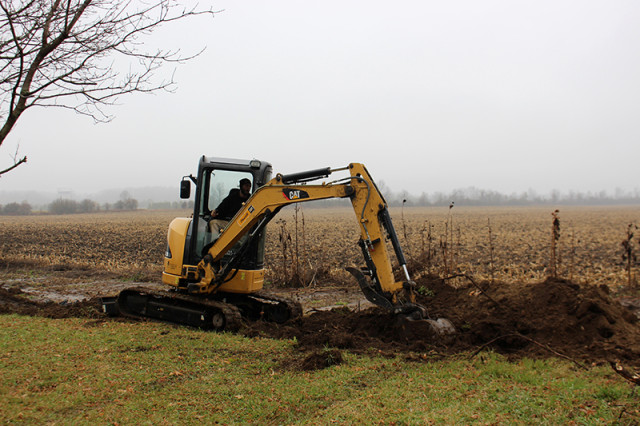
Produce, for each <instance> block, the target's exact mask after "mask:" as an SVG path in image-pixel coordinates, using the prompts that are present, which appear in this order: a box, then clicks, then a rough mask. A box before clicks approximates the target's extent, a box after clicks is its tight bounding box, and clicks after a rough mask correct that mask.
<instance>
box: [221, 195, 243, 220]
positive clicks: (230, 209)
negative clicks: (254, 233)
mask: <svg viewBox="0 0 640 426" xmlns="http://www.w3.org/2000/svg"><path fill="white" fill-rule="evenodd" d="M245 201H247V198H242V197H241V196H240V190H239V189H238V188H233V189H232V190H231V191H229V195H227V196H226V197H225V199H224V200H222V202H221V203H220V205H219V206H218V207H217V208H216V213H217V214H218V215H217V216H216V219H222V220H231V219H232V218H233V217H234V216H235V215H236V213H238V210H240V208H241V207H242V203H244V202H245Z"/></svg>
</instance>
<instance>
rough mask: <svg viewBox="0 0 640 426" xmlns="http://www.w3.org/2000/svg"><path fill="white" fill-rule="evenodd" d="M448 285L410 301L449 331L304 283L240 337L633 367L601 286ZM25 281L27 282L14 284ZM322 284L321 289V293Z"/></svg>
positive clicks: (636, 331) (621, 311) (9, 302)
mask: <svg viewBox="0 0 640 426" xmlns="http://www.w3.org/2000/svg"><path fill="white" fill-rule="evenodd" d="M465 281H466V282H464V283H462V284H458V285H456V286H450V285H448V284H447V283H445V282H444V281H443V280H440V279H434V278H429V277H425V278H421V279H419V280H417V286H418V288H422V289H426V291H423V293H424V295H420V296H419V297H418V298H419V300H418V301H419V302H420V303H421V304H423V305H424V306H427V307H428V310H429V315H430V317H431V318H434V319H435V318H440V317H444V318H448V319H449V320H451V322H452V323H453V324H454V325H455V327H456V329H457V330H458V332H457V333H456V334H455V335H451V336H445V337H443V336H436V335H435V334H434V333H433V332H432V331H431V329H430V327H429V326H428V324H427V323H425V322H422V321H417V322H416V321H408V320H406V319H404V318H401V317H394V316H393V315H391V314H390V313H388V312H386V311H384V310H382V309H378V308H376V307H370V305H368V304H364V303H362V304H361V303H360V300H359V299H358V297H357V296H356V293H353V292H350V291H343V290H337V289H336V290H334V294H335V298H334V300H333V302H329V299H327V300H326V301H325V302H326V303H327V304H328V306H331V305H333V306H335V301H336V300H343V299H344V300H350V303H347V302H340V303H344V306H343V307H338V308H335V307H334V308H332V309H329V310H323V309H319V308H318V307H317V306H316V307H313V308H309V305H313V304H316V305H317V303H318V302H317V297H314V292H319V290H310V291H307V292H306V293H305V292H304V291H302V290H299V291H297V292H296V293H295V294H293V293H291V292H285V293H288V294H287V295H289V296H291V297H294V298H297V299H298V300H300V301H301V302H302V303H303V305H304V306H305V307H306V308H307V309H305V312H306V314H305V316H304V317H303V318H301V319H299V320H297V321H295V322H290V323H287V324H283V325H274V324H272V323H265V322H254V323H249V324H247V325H246V327H245V328H244V329H243V330H242V331H241V333H243V334H244V335H246V336H264V337H271V338H284V339H295V341H296V342H297V343H296V345H297V346H298V348H299V349H300V350H301V351H302V353H303V354H304V355H303V357H302V358H301V359H299V360H298V361H299V364H300V365H299V368H300V369H303V370H310V369H318V368H325V367H327V366H330V365H335V364H339V363H340V362H342V356H341V353H340V351H341V350H349V351H351V352H354V353H375V354H380V355H383V356H398V355H400V356H403V357H405V358H406V359H408V360H433V359H441V358H445V357H447V356H451V355H455V354H465V355H469V356H473V354H474V353H477V352H480V351H489V350H492V351H496V352H499V353H501V354H504V355H505V356H507V357H508V358H510V359H514V360H516V359H519V358H523V357H529V358H551V357H561V358H565V359H570V360H572V361H574V362H576V363H578V364H580V365H584V366H589V365H593V364H601V363H605V362H607V361H608V360H619V361H621V362H622V363H623V364H625V365H629V366H635V367H640V323H639V321H638V317H637V316H636V315H635V314H634V312H633V311H632V310H631V309H632V307H633V306H634V304H633V303H631V304H629V303H627V304H626V305H627V307H625V306H623V305H622V304H621V303H620V302H619V301H617V300H615V299H614V298H613V297H612V295H611V294H609V291H608V289H607V288H606V287H596V286H589V285H578V284H575V283H571V282H568V281H562V280H559V281H552V280H550V281H544V282H541V283H536V284H503V283H495V284H488V283H482V284H476V283H475V282H473V281H471V280H465ZM23 289H25V290H26V288H23ZM23 289H21V288H17V287H10V286H9V287H7V286H6V285H5V286H3V287H0V313H17V314H21V315H38V316H45V317H49V318H66V317H80V318H90V319H93V320H95V319H104V320H108V319H107V318H106V317H105V315H104V314H103V313H102V311H101V305H100V302H99V299H97V298H95V297H92V298H88V299H85V300H81V301H76V302H69V301H65V302H63V303H55V302H51V301H43V300H41V299H38V298H37V297H34V295H33V294H28V293H26V292H24V291H23ZM327 292H330V291H329V290H322V291H321V293H322V294H323V295H325V296H326V294H327Z"/></svg>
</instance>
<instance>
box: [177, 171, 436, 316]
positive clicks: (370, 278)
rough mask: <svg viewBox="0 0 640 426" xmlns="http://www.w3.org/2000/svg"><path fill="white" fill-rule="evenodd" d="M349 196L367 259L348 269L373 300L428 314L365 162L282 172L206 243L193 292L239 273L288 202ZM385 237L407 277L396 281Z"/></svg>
mask: <svg viewBox="0 0 640 426" xmlns="http://www.w3.org/2000/svg"><path fill="white" fill-rule="evenodd" d="M344 170H348V171H349V176H347V177H344V178H340V179H337V180H334V181H331V182H328V183H322V184H307V182H310V181H313V180H316V179H319V178H324V177H328V176H329V175H331V174H332V173H334V172H337V171H344ZM330 198H350V200H351V204H352V205H353V209H354V212H355V215H356V218H357V221H358V225H359V228H360V239H359V241H358V244H359V246H360V248H361V250H362V253H363V255H364V260H365V266H364V267H363V268H359V269H358V268H348V271H349V272H350V273H351V274H352V275H354V276H355V278H356V279H357V280H358V283H359V285H360V287H361V289H362V291H363V293H364V295H365V297H366V298H367V299H368V300H369V301H371V302H372V303H374V304H376V305H379V306H382V307H384V308H387V309H390V310H392V311H394V312H395V313H404V314H407V315H414V316H416V317H425V316H426V310H425V309H424V308H423V307H422V306H420V305H417V304H415V297H414V287H415V284H414V283H413V281H411V279H410V277H409V273H408V271H407V267H406V260H405V257H404V254H403V252H402V248H401V247H400V243H399V241H398V237H397V235H396V232H395V229H394V227H393V223H392V221H391V217H390V215H389V210H388V206H387V203H386V201H385V200H384V197H383V196H382V194H381V193H380V191H379V190H378V188H377V186H376V185H375V182H374V181H373V179H372V178H371V176H370V175H369V172H368V171H367V169H366V168H365V166H364V165H362V164H359V163H351V164H349V166H347V167H345V168H341V169H330V168H324V169H318V170H311V171H308V172H302V173H295V174H290V175H281V174H278V175H277V176H276V177H275V178H273V179H271V180H270V181H269V182H267V183H266V184H265V185H263V186H262V187H260V188H258V189H257V190H256V191H255V192H254V193H253V195H252V196H251V197H250V198H249V199H248V200H247V201H246V202H245V203H244V205H243V206H242V208H241V209H240V210H239V211H238V213H237V214H236V215H235V216H234V217H233V219H232V220H231V221H230V222H229V224H228V225H227V227H226V228H225V229H224V231H223V232H222V233H221V235H220V236H219V238H218V239H217V240H215V241H214V242H213V243H211V244H210V245H209V246H208V247H206V255H205V256H203V258H202V260H201V261H200V262H199V264H198V265H197V269H198V274H199V278H200V279H199V281H197V282H194V283H191V284H190V285H189V288H188V291H189V293H192V294H212V293H215V292H216V291H217V290H218V288H219V287H220V286H221V285H222V284H224V283H225V282H226V281H227V280H229V279H230V277H231V276H232V275H233V274H234V273H235V271H237V269H236V266H237V265H238V264H239V262H240V261H241V259H242V256H243V253H244V251H245V250H243V248H245V247H248V246H249V244H250V242H251V240H252V239H253V238H255V237H256V236H257V235H259V234H260V232H261V231H262V230H263V229H264V227H265V226H266V224H267V223H268V222H269V221H271V220H272V219H273V218H274V217H275V216H276V214H277V213H278V212H279V211H280V210H281V209H282V208H283V207H285V206H287V205H290V204H294V203H303V202H308V201H315V200H322V199H330ZM386 239H388V240H389V241H390V242H391V246H392V250H393V252H394V254H395V257H396V259H397V261H398V264H399V265H400V267H401V268H402V271H403V274H404V281H396V279H395V278H394V273H393V266H392V258H391V255H390V250H389V249H388V247H387V244H386ZM239 242H241V244H242V247H241V248H240V249H239V250H237V252H236V254H234V257H232V259H231V260H229V261H227V262H226V263H224V265H223V264H222V262H221V261H222V259H223V257H224V256H225V254H227V253H228V252H229V251H230V250H231V248H232V247H234V246H235V245H236V244H238V243H239Z"/></svg>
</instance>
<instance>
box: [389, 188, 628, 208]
mask: <svg viewBox="0 0 640 426" xmlns="http://www.w3.org/2000/svg"><path fill="white" fill-rule="evenodd" d="M383 193H384V196H385V198H386V200H387V203H389V205H392V206H401V205H403V204H404V205H405V206H425V207H426V206H448V205H450V204H451V202H455V204H456V205H466V206H533V205H585V206H586V205H620V204H640V190H638V189H636V190H634V191H633V192H624V191H621V190H617V191H616V192H615V193H614V194H609V193H607V192H606V191H600V192H595V193H594V192H587V193H583V192H576V191H569V192H568V193H562V192H560V191H557V190H554V191H551V193H550V194H548V195H541V194H538V193H536V192H535V191H532V190H530V191H527V192H522V193H513V194H509V195H506V194H502V193H500V192H497V191H489V190H484V189H478V188H474V187H470V188H464V189H455V190H453V191H451V192H449V193H444V192H436V193H433V194H426V193H422V194H421V195H420V196H417V197H416V196H413V195H411V194H408V193H407V192H406V191H405V192H400V193H394V192H389V193H385V192H384V191H383Z"/></svg>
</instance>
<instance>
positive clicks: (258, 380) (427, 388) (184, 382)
mask: <svg viewBox="0 0 640 426" xmlns="http://www.w3.org/2000/svg"><path fill="white" fill-rule="evenodd" d="M0 347H1V348H2V349H1V350H0V365H2V375H1V376H0V393H1V394H2V395H3V397H2V399H3V403H2V404H1V405H0V423H2V424H14V423H17V424H187V423H189V424H190V423H196V422H203V423H208V424H212V423H216V422H219V423H223V424H247V423H251V424H329V423H338V424H354V423H356V424H374V423H383V424H398V423H400V424H452V423H460V424H469V423H487V424H513V423H516V424H532V423H533V424H540V423H542V424H618V423H619V424H637V423H638V422H639V421H640V412H639V411H638V396H637V395H632V393H631V386H630V385H629V384H628V383H626V382H624V381H621V380H620V379H619V378H618V377H617V376H616V375H615V374H614V373H613V372H612V371H611V369H608V368H604V367H596V368H592V369H590V370H589V371H583V370H577V369H576V368H575V366H574V365H573V364H571V363H568V362H563V361H554V360H551V361H531V360H526V359H525V360H521V361H519V362H515V363H512V362H507V361H506V360H505V359H504V358H502V357H500V356H498V355H495V354H491V353H482V354H480V355H478V356H475V357H474V358H472V359H468V357H466V358H465V357H458V358H455V359H452V358H449V359H443V360H437V361H436V360H434V361H431V362H428V361H425V360H423V358H422V357H419V356H416V357H414V358H413V360H411V359H412V358H411V357H407V356H406V355H404V356H398V357H396V358H388V357H377V356H357V355H353V354H349V353H348V352H345V353H344V354H343V355H344V360H343V362H342V363H341V364H339V365H334V366H330V367H328V368H325V369H320V370H313V371H304V370H303V369H301V368H300V366H301V365H302V362H303V361H304V359H303V358H304V357H305V356H307V354H305V353H301V352H299V351H297V350H296V348H295V342H292V341H280V340H271V339H262V338H251V339H248V338H244V337H240V336H236V335H231V334H217V333H207V332H202V331H197V330H192V329H187V328H180V327H174V326H170V325H166V324H157V323H135V324H134V323H126V322H124V323H123V322H101V321H88V320H86V319H64V320H51V319H46V318H39V317H20V316H16V315H3V316H0ZM425 355H427V356H426V359H428V354H425Z"/></svg>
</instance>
